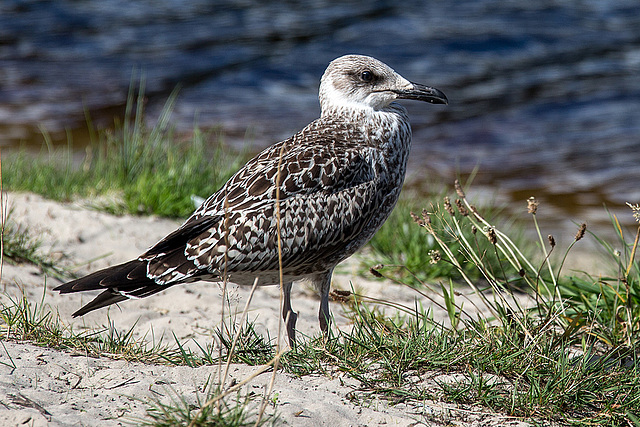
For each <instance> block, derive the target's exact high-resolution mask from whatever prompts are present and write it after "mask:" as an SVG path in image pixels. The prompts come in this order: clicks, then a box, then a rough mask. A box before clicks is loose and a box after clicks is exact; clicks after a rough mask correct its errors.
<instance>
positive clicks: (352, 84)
mask: <svg viewBox="0 0 640 427" xmlns="http://www.w3.org/2000/svg"><path fill="white" fill-rule="evenodd" d="M398 99H414V100H417V101H425V102H430V103H432V104H447V97H446V96H445V94H444V93H442V92H441V91H439V90H438V89H435V88H432V87H428V86H424V85H421V84H418V83H412V82H410V81H409V80H407V79H405V78H404V77H402V76H401V75H400V74H398V73H396V72H395V71H394V70H393V69H392V68H391V67H389V66H388V65H386V64H385V63H383V62H381V61H378V60H377V59H375V58H372V57H370V56H362V55H345V56H341V57H340V58H337V59H334V60H333V61H331V63H330V64H329V66H328V67H327V69H326V71H325V72H324V75H323V76H322V79H321V80H320V107H321V109H322V113H323V114H324V113H325V112H328V111H331V110H336V109H345V108H346V109H351V110H363V111H367V110H369V111H378V110H383V109H385V108H386V107H388V106H389V104H391V103H392V102H393V101H395V100H398Z"/></svg>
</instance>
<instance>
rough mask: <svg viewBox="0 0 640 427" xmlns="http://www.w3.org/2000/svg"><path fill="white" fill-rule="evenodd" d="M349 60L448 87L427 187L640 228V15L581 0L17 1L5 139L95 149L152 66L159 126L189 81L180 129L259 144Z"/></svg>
mask: <svg viewBox="0 0 640 427" xmlns="http://www.w3.org/2000/svg"><path fill="white" fill-rule="evenodd" d="M345 53H362V54H368V55H372V56H375V57H377V58H379V59H381V60H383V61H384V62H386V63H388V64H390V65H391V66H392V67H394V68H395V69H396V70H397V71H398V72H400V73H401V74H403V75H404V76H405V77H407V78H409V79H411V80H413V81H416V82H421V83H425V84H429V85H432V86H435V87H438V88H440V89H442V90H443V91H444V92H445V93H446V94H447V96H448V97H449V99H450V105H449V107H447V108H442V107H433V106H429V105H425V104H421V103H411V102H406V103H405V105H406V106H407V107H408V108H409V112H410V116H411V120H412V124H413V129H414V150H413V152H412V156H411V164H410V167H411V171H412V174H411V177H412V180H413V181H414V182H417V184H416V185H421V184H420V183H421V182H423V181H424V182H431V180H425V179H424V178H425V177H433V176H435V177H439V178H442V179H444V180H445V181H449V182H451V181H453V179H454V178H455V176H456V174H457V173H460V174H462V175H463V176H465V175H466V174H469V173H470V172H471V171H472V170H474V168H478V170H479V173H478V175H477V177H476V180H475V186H476V187H477V188H478V189H479V191H481V192H487V191H488V192H490V193H491V194H492V196H494V197H497V198H498V199H499V200H502V201H506V202H508V203H510V204H512V205H513V206H523V209H524V207H525V206H526V203H525V202H524V200H526V198H527V197H529V196H531V195H535V196H536V197H537V198H538V199H540V200H541V202H542V206H541V214H540V215H541V216H542V215H543V213H544V212H545V210H543V208H542V207H543V206H547V209H548V210H547V211H546V212H547V213H546V215H547V217H548V220H549V221H550V223H551V224H556V225H558V224H565V223H567V221H569V220H570V219H574V220H576V221H582V220H588V221H591V222H596V223H600V222H604V221H606V213H605V212H604V210H603V208H602V206H603V204H606V205H607V206H609V207H610V208H611V209H613V211H614V212H617V213H618V214H619V215H620V218H621V220H622V221H623V222H624V223H627V224H629V223H632V218H631V213H630V211H629V210H627V209H625V208H624V202H627V201H629V202H632V203H638V202H640V186H639V185H638V182H640V179H639V178H640V3H638V2H637V0H628V1H626V0H617V1H605V0H594V1H580V2H576V1H573V0H567V1H562V0H546V1H545V0H542V1H536V2H528V1H520V2H518V1H504V0H503V1H492V0H479V1H459V2H443V1H408V2H392V1H379V2H375V1H361V0H357V1H356V0H354V1H348V2H332V1H326V0H313V1H297V2H293V1H291V2H284V3H281V2H273V3H266V4H265V2H259V1H257V0H256V1H251V0H244V1H217V2H209V1H187V0H165V1H147V2H128V1H117V0H107V1H105V0H84V1H71V0H67V1H63V0H60V1H55V2H49V1H35V0H34V1H5V2H3V3H1V4H0V144H1V146H2V147H7V146H17V145H18V144H20V143H27V144H41V142H42V137H41V135H40V134H41V129H42V128H46V129H47V130H48V131H49V132H51V133H52V135H53V136H54V138H55V139H57V140H58V141H61V142H62V141H64V140H65V139H66V134H65V130H66V131H70V132H71V133H72V134H73V135H74V139H75V142H76V144H78V143H80V144H81V143H82V141H80V142H78V140H79V139H80V140H81V139H82V138H84V137H85V136H84V135H83V130H84V129H85V128H86V124H85V114H84V111H85V109H86V110H87V111H89V112H90V113H91V116H92V118H93V119H94V121H96V122H97V123H98V124H101V123H102V124H106V123H111V122H112V121H113V116H114V114H121V113H122V107H123V105H124V103H125V100H126V94H127V90H128V87H129V83H130V80H131V76H132V73H133V72H140V71H143V72H144V74H145V76H146V80H147V87H146V91H147V94H148V95H149V117H151V118H152V117H153V116H154V115H157V114H158V112H159V110H160V108H161V106H162V104H163V102H164V101H165V100H166V97H167V96H168V94H169V93H170V91H171V90H172V89H174V88H175V86H176V85H178V84H180V85H181V92H180V97H179V101H178V105H177V107H176V111H175V114H174V116H173V121H174V123H175V125H176V126H177V128H178V129H182V130H185V131H186V130H189V129H191V128H192V127H193V125H194V122H195V121H197V123H198V124H199V125H200V126H202V127H208V126H214V125H222V127H223V129H224V133H225V134H226V135H227V140H228V142H229V143H232V144H239V143H250V144H252V146H253V147H255V148H256V149H257V148H260V147H263V146H266V145H268V144H270V143H272V142H274V141H276V140H278V139H282V138H285V137H287V136H289V135H290V134H292V133H293V132H295V131H296V130H298V129H300V128H301V127H302V126H304V125H305V124H306V123H308V122H309V121H310V120H313V119H314V118H316V117H317V116H318V114H319V106H318V102H317V87H318V81H319V78H320V76H321V75H322V72H323V70H324V68H325V67H326V65H327V63H328V62H329V61H330V60H332V59H334V58H335V57H338V56H340V55H343V54H345Z"/></svg>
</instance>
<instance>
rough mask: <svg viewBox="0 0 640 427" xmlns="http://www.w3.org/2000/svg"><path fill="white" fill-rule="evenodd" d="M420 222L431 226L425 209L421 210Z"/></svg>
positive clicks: (429, 217)
mask: <svg viewBox="0 0 640 427" xmlns="http://www.w3.org/2000/svg"><path fill="white" fill-rule="evenodd" d="M422 220H423V221H424V223H425V225H430V224H431V216H430V215H429V212H428V211H427V210H426V209H422Z"/></svg>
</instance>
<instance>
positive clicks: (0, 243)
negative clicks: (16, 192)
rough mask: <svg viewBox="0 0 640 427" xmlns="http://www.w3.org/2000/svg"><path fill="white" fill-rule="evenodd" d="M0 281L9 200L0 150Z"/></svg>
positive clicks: (0, 281)
mask: <svg viewBox="0 0 640 427" xmlns="http://www.w3.org/2000/svg"><path fill="white" fill-rule="evenodd" d="M0 221H1V222H2V225H0V283H2V267H3V266H4V230H5V226H6V222H7V201H6V200H5V197H4V187H3V186H2V152H1V151H0Z"/></svg>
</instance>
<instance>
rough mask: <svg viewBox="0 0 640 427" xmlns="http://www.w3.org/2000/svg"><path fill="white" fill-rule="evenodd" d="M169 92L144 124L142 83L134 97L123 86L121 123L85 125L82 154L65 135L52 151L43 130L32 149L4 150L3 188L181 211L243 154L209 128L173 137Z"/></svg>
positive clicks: (110, 205)
mask: <svg viewBox="0 0 640 427" xmlns="http://www.w3.org/2000/svg"><path fill="white" fill-rule="evenodd" d="M132 87H133V85H132ZM176 97H177V94H176V93H175V92H174V93H173V94H172V95H171V96H170V97H169V99H168V101H167V103H166V104H165V106H164V109H163V111H162V113H161V114H160V117H159V119H158V121H157V123H156V124H155V125H153V126H152V127H148V126H147V125H146V124H145V123H146V122H145V114H144V81H142V82H141V83H140V90H139V91H138V94H137V96H135V94H134V91H133V90H130V92H129V96H128V99H127V105H126V111H125V116H124V119H123V121H122V122H121V123H120V122H118V121H116V123H115V125H114V129H112V130H102V131H98V132H96V131H95V130H93V129H90V130H91V132H90V134H91V135H93V138H92V141H91V143H90V145H89V146H88V147H86V150H85V153H84V156H82V158H76V157H77V155H76V152H75V151H74V148H73V141H71V140H69V141H68V144H67V146H66V147H63V148H58V149H55V148H53V147H52V145H51V142H50V139H49V138H48V136H47V134H46V132H44V138H45V142H46V144H45V147H44V148H43V150H41V152H40V153H39V154H33V153H31V152H28V151H27V150H21V151H19V152H17V153H9V154H7V155H5V157H6V161H5V165H4V167H5V171H4V177H3V178H4V185H5V188H6V189H8V190H11V191H30V192H34V193H38V194H41V195H43V196H45V197H48V198H51V199H54V200H62V201H68V200H72V199H75V198H78V197H80V198H87V199H96V198H98V196H102V197H101V198H102V199H103V200H106V202H105V201H102V202H99V203H97V204H96V205H97V207H99V208H102V209H105V210H107V211H110V212H113V213H117V214H122V213H132V214H155V215H160V216H166V217H180V218H182V217H186V216H188V215H189V214H190V213H191V212H192V211H193V210H194V202H193V199H194V196H195V197H196V198H197V197H207V196H209V195H210V194H212V193H213V192H214V191H215V190H217V189H218V188H219V187H220V186H221V185H222V184H223V183H224V182H226V180H227V179H228V178H229V177H230V176H231V174H232V173H233V172H235V171H236V170H237V169H238V168H239V167H240V166H241V165H242V164H243V163H244V162H245V161H246V154H245V153H231V152H229V151H228V150H226V149H225V148H224V147H223V145H222V143H221V141H220V138H219V137H217V136H216V135H215V133H214V132H203V131H201V130H200V129H198V128H195V129H194V131H193V132H192V133H191V135H189V136H188V137H182V136H178V135H176V134H175V132H174V131H173V129H172V128H171V126H170V117H171V112H172V110H173V107H174V104H175V100H176ZM88 123H89V126H90V127H91V121H90V120H88ZM104 196H106V197H104Z"/></svg>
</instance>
